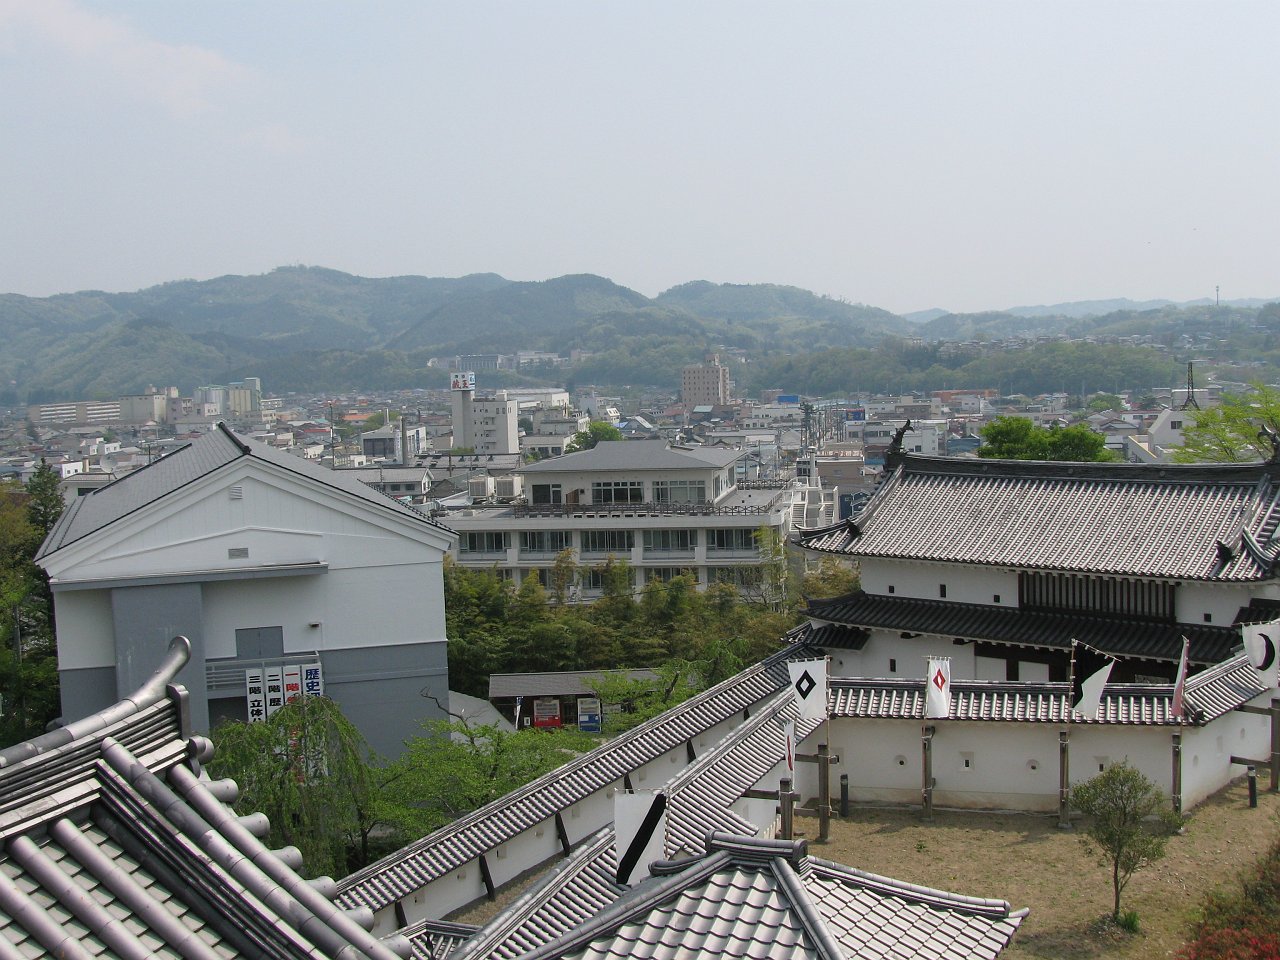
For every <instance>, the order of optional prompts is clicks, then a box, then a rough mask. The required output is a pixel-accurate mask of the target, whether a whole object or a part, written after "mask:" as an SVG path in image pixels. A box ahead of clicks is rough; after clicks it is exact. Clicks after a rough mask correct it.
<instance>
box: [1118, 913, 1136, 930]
mask: <svg viewBox="0 0 1280 960" xmlns="http://www.w3.org/2000/svg"><path fill="white" fill-rule="evenodd" d="M1116 926H1117V927H1119V928H1120V929H1121V930H1124V931H1126V932H1128V933H1137V932H1138V911H1137V910H1123V911H1121V913H1120V916H1119V917H1117V918H1116Z"/></svg>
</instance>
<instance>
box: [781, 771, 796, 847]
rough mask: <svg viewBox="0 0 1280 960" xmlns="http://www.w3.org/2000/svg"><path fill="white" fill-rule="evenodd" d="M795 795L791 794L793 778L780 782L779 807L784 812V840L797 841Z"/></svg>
mask: <svg viewBox="0 0 1280 960" xmlns="http://www.w3.org/2000/svg"><path fill="white" fill-rule="evenodd" d="M794 797H795V794H793V793H792V792H791V778H790V777H783V778H782V779H781V780H780V781H779V782H778V806H779V807H780V808H781V810H782V839H783V840H794V839H795V827H794V819H795V800H794Z"/></svg>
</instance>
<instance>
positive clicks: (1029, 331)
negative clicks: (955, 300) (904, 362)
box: [912, 310, 1069, 340]
mask: <svg viewBox="0 0 1280 960" xmlns="http://www.w3.org/2000/svg"><path fill="white" fill-rule="evenodd" d="M1068 322H1069V319H1068V318H1067V317H1020V316H1017V315H1016V314H1012V313H1004V312H1001V311H997V310H990V311H987V312H984V313H948V314H945V315H943V316H941V317H936V318H934V319H933V320H929V321H927V322H926V323H922V324H920V325H919V326H917V327H915V328H914V330H913V331H912V332H913V333H915V334H916V335H917V336H920V337H924V338H925V339H928V340H1003V339H1005V338H1006V337H1033V336H1040V335H1045V336H1051V335H1053V334H1057V333H1062V332H1063V331H1064V329H1065V328H1066V325H1067V323H1068Z"/></svg>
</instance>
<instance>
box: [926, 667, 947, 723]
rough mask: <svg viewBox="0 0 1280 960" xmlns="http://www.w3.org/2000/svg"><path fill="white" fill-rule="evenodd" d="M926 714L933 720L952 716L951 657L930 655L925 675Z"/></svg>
mask: <svg viewBox="0 0 1280 960" xmlns="http://www.w3.org/2000/svg"><path fill="white" fill-rule="evenodd" d="M924 690H925V695H924V715H925V717H927V718H928V719H931V720H945V719H947V718H948V717H950V716H951V658H950V657H930V658H929V672H928V673H927V674H926V675H925V684H924Z"/></svg>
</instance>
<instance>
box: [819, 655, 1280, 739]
mask: <svg viewBox="0 0 1280 960" xmlns="http://www.w3.org/2000/svg"><path fill="white" fill-rule="evenodd" d="M830 683H831V715H832V716H833V717H859V718H876V719H916V720H918V719H921V718H922V717H924V700H925V680H924V678H923V677H921V678H919V679H910V680H904V679H896V678H895V679H863V678H851V677H832V678H831V681H830ZM1266 690H1267V687H1266V686H1265V685H1264V684H1263V683H1262V682H1261V681H1260V680H1259V679H1258V674H1257V671H1255V670H1254V669H1253V668H1252V667H1251V666H1250V665H1249V661H1248V659H1247V658H1245V657H1236V658H1234V659H1232V660H1229V661H1227V662H1226V663H1222V664H1218V665H1217V666H1214V667H1212V668H1210V669H1208V670H1205V671H1202V672H1201V673H1198V674H1196V675H1195V676H1193V677H1189V678H1188V679H1187V686H1186V702H1187V704H1188V707H1189V711H1188V713H1189V716H1188V722H1190V723H1194V724H1197V725H1200V724H1204V723H1207V722H1208V721H1209V720H1212V719H1214V718H1216V717H1219V716H1221V715H1222V714H1224V713H1226V712H1227V711H1229V710H1234V709H1235V708H1236V707H1238V706H1240V705H1242V704H1245V703H1248V702H1249V701H1250V700H1252V699H1253V698H1254V697H1257V696H1260V695H1261V694H1263V693H1265V692H1266ZM1070 694H1071V690H1070V687H1069V686H1068V685H1067V684H1065V683H1034V682H1016V681H997V680H953V681H952V683H951V719H952V720H993V721H1018V722H1024V723H1025V722H1031V723H1064V722H1066V721H1067V712H1068V701H1069V698H1070ZM1172 700H1173V686H1172V685H1155V684H1136V683H1115V684H1108V685H1107V687H1106V688H1105V690H1104V692H1103V697H1102V705H1101V708H1100V710H1099V712H1098V718H1097V719H1096V720H1088V719H1085V718H1083V717H1081V716H1079V715H1078V714H1073V715H1072V720H1073V722H1075V723H1090V724H1139V725H1146V726H1150V725H1177V724H1178V723H1179V720H1178V718H1177V717H1175V716H1173V714H1172V710H1171V707H1172Z"/></svg>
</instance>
